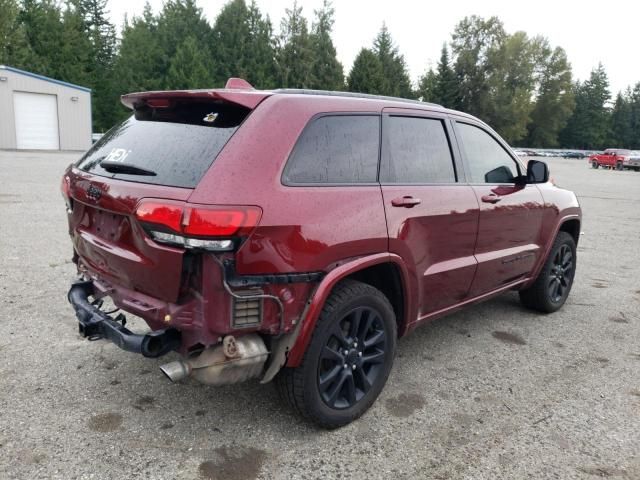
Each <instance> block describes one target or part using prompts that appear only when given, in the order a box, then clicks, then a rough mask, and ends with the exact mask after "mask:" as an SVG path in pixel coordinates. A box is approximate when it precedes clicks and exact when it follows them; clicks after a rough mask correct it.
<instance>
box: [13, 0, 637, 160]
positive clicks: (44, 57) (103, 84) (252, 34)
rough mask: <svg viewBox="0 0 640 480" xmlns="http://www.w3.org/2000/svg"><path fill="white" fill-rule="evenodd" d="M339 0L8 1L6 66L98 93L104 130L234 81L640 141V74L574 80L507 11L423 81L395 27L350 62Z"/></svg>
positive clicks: (475, 30)
mask: <svg viewBox="0 0 640 480" xmlns="http://www.w3.org/2000/svg"><path fill="white" fill-rule="evenodd" d="M334 16H335V10H334V8H333V6H332V4H331V3H330V2H329V1H328V0H325V1H324V3H323V5H322V6H321V8H320V9H318V10H314V11H313V12H312V17H311V20H310V21H309V20H308V19H307V17H306V16H305V14H304V12H303V10H302V7H301V6H299V5H298V4H297V3H296V2H295V1H294V2H293V5H292V6H291V8H289V9H286V11H285V15H284V17H283V18H282V19H281V21H280V25H279V28H275V27H274V25H273V24H272V22H271V19H270V18H269V17H268V16H267V15H264V14H263V13H262V12H261V11H260V9H259V8H258V6H257V5H256V3H255V1H251V2H250V3H247V2H246V1H245V0H229V1H228V2H227V3H226V4H225V5H224V6H223V8H222V10H221V11H220V13H219V14H218V16H217V18H216V19H215V21H214V22H213V24H210V23H209V22H208V21H207V19H206V18H205V17H204V15H203V12H202V9H201V8H199V7H198V5H197V4H196V0H167V1H166V2H165V3H164V5H163V7H162V8H161V9H160V11H158V12H154V11H153V10H152V9H151V7H150V6H149V4H146V5H145V8H144V11H143V13H142V15H140V16H135V17H133V18H126V17H125V20H124V25H123V27H122V30H121V32H120V34H119V35H118V34H117V31H116V27H115V25H114V24H113V23H111V22H110V21H109V18H108V10H107V0H65V1H64V2H63V3H61V2H59V1H58V0H0V64H7V65H11V66H14V67H17V68H22V69H25V70H28V71H32V72H35V73H39V74H42V75H46V76H50V77H53V78H57V79H60V80H64V81H67V82H71V83H77V84H80V85H85V86H88V87H90V88H91V89H92V90H93V109H94V115H93V121H94V130H96V131H104V130H106V129H108V128H109V127H111V126H112V125H113V124H114V123H116V122H117V121H119V120H120V119H122V118H124V117H126V116H127V115H128V112H127V110H126V109H124V107H122V105H120V103H119V97H120V95H122V94H124V93H128V92H132V91H141V90H163V89H187V88H213V87H221V86H223V85H224V84H225V82H226V80H227V79H228V78H229V77H232V76H233V77H242V78H245V79H246V80H248V81H249V82H250V83H251V84H253V85H254V86H255V87H256V88H264V89H271V88H280V87H283V88H309V89H320V90H348V91H354V92H362V93H372V94H380V95H390V96H398V97H405V98H414V99H420V100H423V101H428V102H434V103H438V104H441V105H443V106H445V107H449V108H454V109H457V110H462V111H465V112H468V113H471V114H473V115H476V116H478V117H479V118H481V119H482V120H484V121H486V122H487V123H489V124H490V125H491V126H493V127H494V128H495V129H496V130H497V131H498V132H499V133H500V134H501V135H502V136H503V137H504V138H505V139H506V140H507V141H508V142H510V143H511V144H513V145H518V146H521V147H527V146H528V147H566V148H584V149H598V148H603V147H605V146H618V147H627V148H634V149H638V148H640V82H639V83H638V84H636V85H635V86H633V87H629V88H628V89H626V90H625V91H623V92H620V93H618V94H617V95H616V97H615V99H613V98H612V96H611V92H610V87H609V81H608V78H607V74H606V71H605V69H604V67H603V66H602V65H598V66H596V67H595V68H594V69H593V71H592V72H591V75H590V77H589V78H588V79H587V80H585V81H582V82H579V81H574V79H573V76H572V71H571V64H570V63H569V60H568V58H567V55H566V52H565V51H564V50H563V49H562V48H561V47H559V46H553V45H551V44H550V42H549V41H548V39H546V38H545V37H543V36H539V35H538V36H529V35H528V34H527V33H525V32H520V31H519V32H515V33H508V32H507V31H506V30H505V28H504V24H503V23H502V22H501V21H500V20H499V19H498V18H497V17H490V18H482V17H478V16H470V17H465V18H463V19H462V20H461V21H460V22H459V23H458V24H457V25H456V26H455V28H454V31H453V33H452V35H451V39H450V40H449V41H448V42H445V43H444V44H443V46H442V52H441V56H440V59H439V61H438V63H437V65H436V66H435V67H434V68H429V69H428V70H427V71H426V72H425V74H424V75H422V76H421V77H420V78H419V79H418V81H417V82H416V84H415V85H414V84H413V82H412V81H411V77H410V75H409V72H408V69H407V64H406V61H405V58H404V56H403V55H402V54H401V53H400V51H399V49H398V46H397V45H396V44H395V43H394V41H393V38H392V36H391V33H390V32H389V30H388V28H387V27H386V26H385V25H384V24H383V25H382V28H381V29H380V31H379V33H378V34H377V35H376V37H375V38H374V39H373V41H372V44H371V45H370V46H369V47H365V48H362V49H361V50H360V52H359V53H358V55H357V56H356V58H355V60H354V63H353V65H352V66H351V69H350V70H349V71H348V73H347V72H345V70H344V67H343V65H342V64H341V63H340V62H339V61H338V59H337V54H336V48H335V45H334V43H333V40H332V31H333V25H334Z"/></svg>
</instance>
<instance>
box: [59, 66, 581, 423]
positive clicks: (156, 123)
mask: <svg viewBox="0 0 640 480" xmlns="http://www.w3.org/2000/svg"><path fill="white" fill-rule="evenodd" d="M122 101H123V103H124V104H125V105H126V106H127V107H129V108H130V109H132V110H133V114H132V116H131V117H129V118H128V119H126V120H125V121H124V122H122V123H121V124H119V125H117V126H115V127H114V128H113V129H111V130H110V131H109V132H107V133H106V134H105V135H104V137H102V139H100V140H99V141H98V142H96V144H95V145H94V146H93V148H91V150H89V151H88V152H87V153H86V154H85V155H84V156H83V157H82V158H81V159H80V160H79V161H78V162H77V163H75V164H73V165H71V166H69V168H67V170H66V172H65V173H64V176H63V178H62V192H63V196H64V200H65V203H66V211H67V217H68V225H69V234H70V236H71V239H72V244H73V261H74V263H75V264H76V266H77V271H78V275H79V276H78V279H77V280H76V281H75V282H74V283H73V284H72V286H71V289H70V291H69V294H68V298H69V301H70V302H71V304H72V305H73V308H74V310H75V312H76V316H77V318H78V321H79V329H80V333H81V334H82V335H83V336H85V337H87V338H89V339H92V340H96V339H99V338H105V339H109V340H111V341H113V342H114V343H115V344H116V345H118V346H119V347H121V348H122V349H124V350H128V351H131V352H136V353H140V354H142V355H144V356H146V357H159V356H161V355H164V354H166V353H168V352H170V351H172V350H176V351H178V352H179V353H180V354H181V355H182V358H181V359H179V360H177V361H173V362H170V363H167V364H165V365H163V366H162V367H161V369H162V371H163V372H164V373H165V374H166V375H167V377H169V378H170V379H171V380H172V381H178V380H180V379H184V378H186V377H191V378H193V379H195V380H198V381H200V382H203V383H207V384H213V385H221V384H228V383H235V382H239V381H244V380H248V379H252V378H259V379H260V380H261V381H262V382H263V383H265V382H269V381H271V380H272V379H275V380H276V382H277V384H278V387H279V389H280V392H281V393H282V397H283V399H284V400H285V401H287V402H289V403H290V404H291V405H292V407H293V408H294V410H295V411H297V412H299V413H300V414H302V415H303V416H304V417H306V418H308V419H310V420H312V421H314V422H316V423H317V424H319V425H321V426H323V427H327V428H334V427H338V426H341V425H345V424H347V423H349V422H351V421H352V420H354V419H356V418H357V417H359V416H360V415H362V414H363V413H364V412H365V411H366V410H367V409H368V408H369V407H370V406H371V405H372V404H373V402H374V401H375V400H376V398H377V397H378V395H379V394H380V392H381V390H382V388H383V387H384V385H385V383H386V381H387V377H388V376H389V373H390V371H391V366H392V363H393V360H394V354H395V350H396V341H397V339H398V337H402V336H404V335H406V334H407V333H409V332H411V331H412V330H414V329H415V328H416V327H417V326H419V325H421V324H425V323H427V322H429V321H431V320H434V319H435V318H438V317H441V316H443V315H445V314H447V313H451V312H454V311H457V310H459V309H460V308H462V307H465V306H468V305H471V304H474V303H478V302H480V301H484V300H487V299H489V298H491V297H494V296H496V295H498V294H500V293H503V292H507V291H513V290H517V291H518V292H519V293H520V298H521V301H522V303H523V304H524V305H525V306H527V307H529V308H531V309H535V310H538V311H540V312H544V313H549V312H554V311H556V310H558V309H559V308H561V307H562V305H563V304H564V303H565V301H566V299H567V297H568V295H569V292H570V290H571V286H572V283H573V279H574V275H575V271H576V260H577V257H576V245H577V243H578V239H579V234H580V223H581V210H580V205H579V204H578V200H577V198H576V196H575V195H574V194H573V193H572V192H570V191H568V190H564V189H561V188H558V187H556V186H555V185H553V184H552V183H551V182H549V171H548V168H547V165H546V164H544V163H543V162H539V161H536V160H530V161H529V162H528V164H527V166H526V167H525V165H523V163H522V162H521V161H520V159H519V158H518V157H517V156H516V155H514V153H513V152H512V150H511V149H510V148H509V146H508V145H507V144H506V143H505V142H504V141H503V140H502V139H501V138H500V137H499V136H498V134H497V133H496V132H495V131H493V130H492V129H491V128H490V127H489V126H488V125H486V124H485V123H483V122H482V121H480V120H478V119H477V118H475V117H472V116H471V115H467V114H464V113H461V112H456V111H453V110H448V109H446V108H443V107H441V106H438V105H433V104H427V103H421V102H416V101H410V100H402V99H396V98H389V97H377V96H370V95H361V94H353V93H346V92H319V91H307V90H274V91H259V90H254V89H253V87H251V85H249V84H248V83H247V82H245V81H243V80H240V79H230V80H229V82H228V83H227V85H226V88H224V89H217V90H193V91H169V92H146V93H134V94H130V95H125V96H124V97H123V98H122ZM104 297H110V298H111V300H112V301H113V303H114V304H115V306H116V307H117V308H120V309H122V310H123V311H125V312H128V313H131V314H133V315H136V316H138V317H141V318H142V319H144V320H145V321H146V322H147V324H148V326H149V327H150V328H151V332H150V333H139V334H136V333H133V332H131V331H130V330H128V329H127V328H126V327H125V317H124V314H122V313H120V314H117V315H115V314H113V311H105V310H103V309H101V306H102V301H103V299H104ZM514 315H517V310H514ZM478 354H480V353H479V352H478ZM238 408H246V407H243V406H241V405H239V406H238ZM372 421H373V419H372Z"/></svg>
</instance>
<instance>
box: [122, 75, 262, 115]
mask: <svg viewBox="0 0 640 480" xmlns="http://www.w3.org/2000/svg"><path fill="white" fill-rule="evenodd" d="M269 96H271V92H265V91H261V90H256V89H254V88H253V86H252V85H251V84H250V83H249V82H247V81H246V80H243V79H242V78H230V79H229V80H227V83H226V85H225V88H223V89H212V90H166V91H155V92H137V93H129V94H127V95H122V97H120V100H121V101H122V104H123V105H124V106H125V107H127V108H130V109H132V110H135V109H136V108H140V107H142V106H144V105H147V104H149V101H150V100H151V101H153V102H152V103H155V105H152V106H155V107H160V106H161V105H162V103H165V104H166V105H165V106H166V107H169V106H170V104H171V101H172V100H191V101H207V100H210V101H211V100H222V101H225V102H229V103H235V104H236V105H240V106H242V107H245V108H248V109H250V110H253V109H254V108H256V107H257V106H258V104H259V103H260V102H262V101H263V100H264V99H265V98H267V97H269ZM163 100H164V102H163Z"/></svg>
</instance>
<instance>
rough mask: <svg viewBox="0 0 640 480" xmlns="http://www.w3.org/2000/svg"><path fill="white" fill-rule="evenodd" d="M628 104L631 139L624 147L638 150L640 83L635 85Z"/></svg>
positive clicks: (639, 146)
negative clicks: (629, 107) (629, 108)
mask: <svg viewBox="0 0 640 480" xmlns="http://www.w3.org/2000/svg"><path fill="white" fill-rule="evenodd" d="M629 103H630V105H631V138H630V139H629V141H628V143H627V145H626V146H627V147H628V148H633V149H634V150H640V82H638V83H636V85H635V87H633V89H632V90H631V94H630V96H629Z"/></svg>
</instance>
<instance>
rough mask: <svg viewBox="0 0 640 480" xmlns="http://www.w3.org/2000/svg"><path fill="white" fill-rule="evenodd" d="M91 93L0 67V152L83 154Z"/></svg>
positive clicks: (88, 140) (87, 138)
mask: <svg viewBox="0 0 640 480" xmlns="http://www.w3.org/2000/svg"><path fill="white" fill-rule="evenodd" d="M90 146H91V89H89V88H86V87H81V86H79V85H73V84H71V83H66V82H62V81H60V80H54V79H53V78H48V77H44V76H42V75H36V74H35V73H30V72H25V71H24V70H19V69H17V68H13V67H7V66H4V65H0V150H1V149H7V150H23V149H24V150H86V149H88V148H89V147H90Z"/></svg>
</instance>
